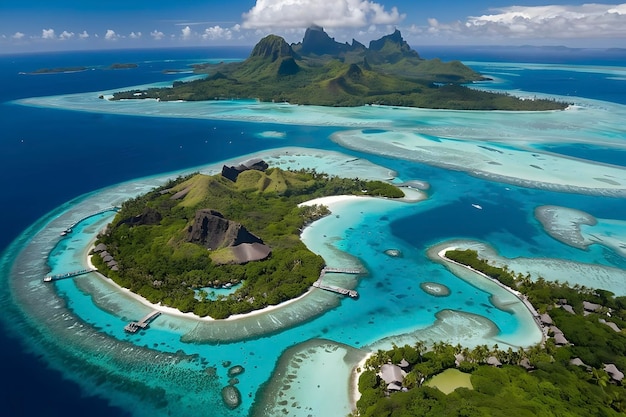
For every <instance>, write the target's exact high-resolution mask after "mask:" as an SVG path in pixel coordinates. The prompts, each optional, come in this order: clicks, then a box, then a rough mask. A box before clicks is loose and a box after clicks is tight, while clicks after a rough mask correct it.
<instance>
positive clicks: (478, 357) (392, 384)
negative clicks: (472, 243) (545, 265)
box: [355, 249, 626, 417]
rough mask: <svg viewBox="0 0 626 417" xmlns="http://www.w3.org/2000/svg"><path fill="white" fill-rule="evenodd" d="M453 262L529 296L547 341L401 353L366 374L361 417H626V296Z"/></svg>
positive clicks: (466, 255)
mask: <svg viewBox="0 0 626 417" xmlns="http://www.w3.org/2000/svg"><path fill="white" fill-rule="evenodd" d="M442 256H444V257H445V258H446V259H447V260H449V261H453V262H456V263H458V264H461V265H463V266H465V267H469V268H472V269H474V270H475V271H478V272H481V273H483V274H485V275H486V277H487V278H491V279H495V280H497V281H498V282H501V283H503V284H506V285H507V286H511V287H512V288H514V289H516V290H519V291H521V293H522V294H523V296H525V297H527V298H528V300H530V302H532V304H533V305H534V306H535V307H536V308H537V309H538V310H539V311H540V312H541V314H540V315H539V316H538V317H537V320H538V322H539V324H540V325H541V326H542V328H543V330H544V333H545V335H546V336H547V338H546V340H545V341H544V342H543V343H542V344H538V345H535V346H532V347H530V348H529V349H518V350H513V349H511V348H508V349H506V350H504V349H501V348H499V347H498V346H497V345H494V346H492V347H489V346H487V345H479V346H476V347H474V348H468V347H463V346H460V345H457V346H453V345H450V344H447V343H442V342H439V343H435V344H434V345H432V346H426V345H425V344H424V343H422V342H417V343H416V344H414V345H412V346H411V345H403V346H395V345H394V346H393V348H392V349H391V350H388V351H382V350H379V351H377V352H375V353H373V354H372V355H370V356H369V358H367V359H366V360H364V361H363V362H362V364H361V368H360V369H359V370H358V371H359V372H360V376H359V379H358V392H359V393H360V398H359V399H358V401H357V411H356V413H355V415H356V416H361V417H367V416H380V415H387V416H392V417H395V416H398V417H400V416H409V415H410V416H416V415H419V416H442V415H464V416H483V415H490V416H492V415H493V416H500V415H502V416H504V415H516V416H517V415H519V416H522V415H529V416H530V415H542V416H543V415H546V416H547V415H555V414H554V410H558V412H559V413H560V415H568V416H588V415H603V416H619V415H623V413H624V412H626V388H625V387H624V385H623V378H624V373H623V371H624V370H625V369H626V359H625V358H626V336H625V335H624V331H623V330H622V329H623V328H624V326H625V325H626V297H614V296H613V294H612V293H611V292H609V291H606V290H599V289H596V290H593V289H588V288H584V287H580V286H574V287H570V286H569V285H567V284H562V283H558V282H549V281H546V280H544V279H541V278H540V279H538V280H537V281H535V282H533V281H531V280H530V279H529V278H528V277H527V276H523V275H522V274H519V273H518V274H516V273H514V272H512V271H510V270H509V269H508V268H506V267H504V268H499V267H495V266H493V265H490V264H489V263H488V262H487V261H485V260H484V259H481V258H479V257H478V253H477V252H476V251H474V250H470V249H468V250H456V249H449V250H446V251H445V252H444V253H442Z"/></svg>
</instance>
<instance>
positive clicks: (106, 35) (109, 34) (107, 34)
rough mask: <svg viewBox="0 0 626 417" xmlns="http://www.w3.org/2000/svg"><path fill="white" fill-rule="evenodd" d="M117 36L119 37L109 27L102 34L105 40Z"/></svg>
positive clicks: (113, 38) (112, 39)
mask: <svg viewBox="0 0 626 417" xmlns="http://www.w3.org/2000/svg"><path fill="white" fill-rule="evenodd" d="M118 38H119V35H118V34H117V33H115V31H114V30H111V29H107V33H106V34H105V35H104V39H106V40H107V41H114V40H117V39H118Z"/></svg>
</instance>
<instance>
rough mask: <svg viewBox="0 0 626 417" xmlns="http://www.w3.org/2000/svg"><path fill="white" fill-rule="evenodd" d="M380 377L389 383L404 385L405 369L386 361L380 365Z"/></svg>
mask: <svg viewBox="0 0 626 417" xmlns="http://www.w3.org/2000/svg"><path fill="white" fill-rule="evenodd" d="M379 375H380V377H381V378H382V380H383V381H385V383H386V384H387V385H389V384H394V385H397V386H399V387H402V383H403V382H404V375H405V373H404V371H403V370H402V368H400V367H399V366H398V365H392V364H390V363H386V364H384V365H383V366H381V367H380V374H379Z"/></svg>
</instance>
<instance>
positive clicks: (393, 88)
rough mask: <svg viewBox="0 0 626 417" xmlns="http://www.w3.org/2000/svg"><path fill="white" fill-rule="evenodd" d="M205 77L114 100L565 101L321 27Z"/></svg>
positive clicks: (438, 104) (544, 104)
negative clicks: (491, 86)
mask: <svg viewBox="0 0 626 417" xmlns="http://www.w3.org/2000/svg"><path fill="white" fill-rule="evenodd" d="M196 70H198V71H204V72H208V73H209V74H210V76H208V77H207V78H205V79H200V80H195V81H190V82H175V83H174V85H173V87H172V88H154V89H148V90H144V91H141V90H133V91H126V92H118V93H115V94H114V95H113V100H119V99H144V98H155V99H158V100H161V101H173V100H186V101H200V100H220V99H222V100H224V99H237V98H254V99H258V100H260V101H267V102H288V103H291V104H303V105H320V106H334V107H354V106H362V105H367V104H378V105H392V106H404V107H424V108H441V109H458V110H554V109H563V108H565V107H566V104H565V103H556V102H554V101H551V100H521V99H518V98H515V97H512V96H508V95H506V94H497V93H488V92H485V91H478V90H474V89H469V88H466V87H462V86H461V84H466V83H472V82H476V81H483V80H485V78H484V77H483V76H482V75H481V74H479V73H477V72H476V71H474V70H472V69H471V68H469V67H467V66H466V65H464V64H463V63H461V62H460V61H450V62H442V61H441V60H439V59H429V60H427V59H423V58H421V57H420V56H419V54H418V53H417V52H416V51H414V50H413V49H411V47H410V46H409V44H408V43H407V42H406V41H405V40H404V39H403V38H402V34H401V33H400V31H399V30H395V31H394V32H393V33H392V34H390V35H386V36H383V37H382V38H380V39H378V40H374V41H372V42H370V46H369V47H365V46H364V45H363V44H361V43H359V42H357V41H353V42H352V44H348V43H344V44H342V43H339V42H337V41H335V40H334V39H333V38H331V37H330V36H328V34H327V33H326V32H325V31H324V30H323V28H321V27H319V26H313V27H310V28H309V29H307V31H306V33H305V35H304V39H303V41H302V42H299V43H294V44H288V43H287V42H286V41H285V39H283V38H282V37H280V36H277V35H268V36H266V37H264V38H263V39H261V40H260V41H259V42H258V43H257V44H256V45H255V47H254V48H253V50H252V53H251V54H250V56H249V57H248V58H247V59H245V60H244V61H241V62H236V63H220V64H206V65H202V66H197V67H196Z"/></svg>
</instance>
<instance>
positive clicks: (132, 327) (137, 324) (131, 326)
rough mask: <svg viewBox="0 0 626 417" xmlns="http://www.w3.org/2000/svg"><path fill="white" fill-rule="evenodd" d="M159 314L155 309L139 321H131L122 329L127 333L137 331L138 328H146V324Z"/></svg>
mask: <svg viewBox="0 0 626 417" xmlns="http://www.w3.org/2000/svg"><path fill="white" fill-rule="evenodd" d="M160 315H161V312H160V311H157V310H155V311H153V312H152V313H150V314H148V315H147V316H146V317H144V318H142V319H141V320H139V321H131V322H130V323H128V324H127V325H126V326H124V330H126V331H127V332H128V333H137V332H138V331H139V329H142V330H143V329H147V328H148V325H149V324H150V323H151V322H152V321H153V320H154V319H156V318H157V317H159V316H160Z"/></svg>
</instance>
